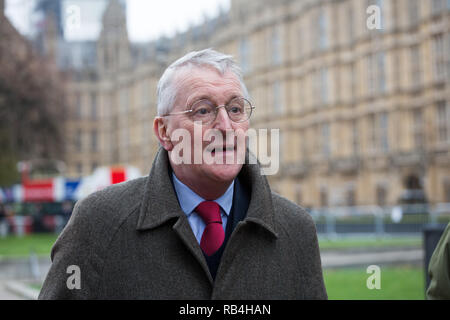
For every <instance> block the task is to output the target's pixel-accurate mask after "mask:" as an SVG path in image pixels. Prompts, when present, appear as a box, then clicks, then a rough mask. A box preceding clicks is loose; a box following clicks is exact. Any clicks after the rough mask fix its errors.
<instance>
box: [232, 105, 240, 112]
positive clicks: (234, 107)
mask: <svg viewBox="0 0 450 320" xmlns="http://www.w3.org/2000/svg"><path fill="white" fill-rule="evenodd" d="M230 112H231V113H241V112H242V108H240V107H237V106H233V107H231V108H230Z"/></svg>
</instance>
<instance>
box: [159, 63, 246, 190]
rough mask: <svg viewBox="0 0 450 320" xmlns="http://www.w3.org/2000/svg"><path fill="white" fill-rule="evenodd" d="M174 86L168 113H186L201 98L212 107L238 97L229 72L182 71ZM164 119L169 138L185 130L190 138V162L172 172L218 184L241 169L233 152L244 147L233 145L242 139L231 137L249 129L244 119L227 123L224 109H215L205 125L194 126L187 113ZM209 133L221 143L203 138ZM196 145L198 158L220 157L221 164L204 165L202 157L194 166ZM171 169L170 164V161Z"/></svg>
mask: <svg viewBox="0 0 450 320" xmlns="http://www.w3.org/2000/svg"><path fill="white" fill-rule="evenodd" d="M174 84H175V87H176V88H177V92H178V94H177V97H176V100H175V104H174V107H173V109H172V111H171V113H177V112H182V111H185V110H188V109H190V108H191V106H192V105H193V104H194V103H195V102H197V101H198V100H201V99H208V100H209V101H211V102H213V103H214V104H215V106H222V105H225V104H227V103H228V102H229V101H230V100H231V99H233V98H235V97H242V89H241V85H240V82H239V80H238V78H237V77H236V76H235V75H234V74H233V73H232V72H230V71H227V72H225V73H224V74H223V75H222V74H220V73H219V72H218V71H216V70H214V69H212V68H209V67H202V68H199V67H192V68H185V69H182V70H180V72H179V73H178V74H177V76H176V77H175V79H174ZM165 120H166V125H167V135H168V136H169V137H173V133H174V132H175V131H176V129H185V130H186V131H187V132H189V135H190V137H191V140H190V148H191V161H189V163H182V164H179V165H177V166H178V167H177V170H176V171H175V172H176V173H177V174H178V175H180V174H181V175H182V176H183V178H184V179H185V180H186V179H187V180H189V179H195V180H196V181H197V182H198V181H201V179H205V180H208V181H209V182H211V181H216V182H218V183H220V182H231V181H232V180H233V179H234V178H235V177H236V176H237V175H238V173H239V171H240V170H241V168H242V162H241V163H237V161H236V159H237V156H238V155H237V152H238V150H239V151H242V150H244V152H245V146H244V148H241V147H242V146H241V147H240V148H237V142H238V141H243V139H241V138H240V139H238V138H235V136H237V135H239V136H240V137H242V136H243V134H245V132H247V130H248V127H249V122H248V120H247V121H245V122H239V123H236V122H233V121H231V120H230V118H229V116H228V114H227V112H226V110H225V108H219V109H218V114H217V117H216V119H215V120H214V121H213V122H212V123H209V124H203V125H200V124H198V123H194V121H193V119H192V117H191V115H190V114H177V115H173V116H169V117H167V118H166V119H165ZM211 130H215V133H216V134H217V133H221V136H222V137H223V141H222V142H221V141H220V140H218V141H215V139H209V140H207V139H205V133H208V131H209V132H210V133H211ZM227 132H228V139H227ZM194 133H196V134H197V137H195V135H194ZM198 133H200V134H201V137H199V136H200V135H199V134H198ZM230 133H231V134H230ZM197 138H200V139H197ZM180 140H181V139H180ZM200 140H201V141H200ZM172 143H173V145H174V147H176V145H177V144H178V143H183V142H182V141H172ZM196 143H197V150H199V149H200V148H201V153H202V156H210V157H213V158H214V159H215V160H217V159H219V158H222V161H221V163H217V161H214V162H213V163H211V161H209V162H208V161H207V160H206V159H205V157H202V159H201V160H202V161H200V162H201V163H199V164H198V163H194V160H195V159H194V153H195V144H196ZM219 144H220V145H219ZM212 146H213V147H215V149H214V148H212ZM183 147H186V141H185V142H184V143H183ZM174 149H175V148H174ZM174 149H172V150H174ZM169 151H171V150H169ZM169 153H170V152H169ZM230 157H231V158H232V159H234V161H227V158H228V159H230ZM173 166H174V163H173V162H172V167H173Z"/></svg>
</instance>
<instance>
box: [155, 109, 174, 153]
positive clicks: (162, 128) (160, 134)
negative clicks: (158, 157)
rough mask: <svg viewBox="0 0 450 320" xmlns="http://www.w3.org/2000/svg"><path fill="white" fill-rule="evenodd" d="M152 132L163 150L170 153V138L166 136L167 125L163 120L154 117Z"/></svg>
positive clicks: (171, 146)
mask: <svg viewBox="0 0 450 320" xmlns="http://www.w3.org/2000/svg"><path fill="white" fill-rule="evenodd" d="M153 131H154V133H155V136H156V138H157V139H158V140H159V143H160V144H161V145H162V146H163V148H164V149H166V150H167V151H172V149H173V143H172V141H171V140H170V136H169V135H168V132H167V125H166V123H165V121H164V118H162V117H155V119H154V120H153Z"/></svg>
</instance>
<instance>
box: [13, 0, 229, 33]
mask: <svg viewBox="0 0 450 320" xmlns="http://www.w3.org/2000/svg"><path fill="white" fill-rule="evenodd" d="M67 1H73V2H76V1H80V0H67ZM94 1H95V0H91V1H89V2H91V3H92V2H94ZM81 2H83V1H81ZM229 3H230V0H127V20H128V34H129V37H130V39H131V41H133V42H141V41H148V40H153V39H155V38H158V37H159V36H161V35H167V36H171V35H173V34H174V33H175V32H176V31H177V30H178V31H183V30H186V29H187V28H188V27H189V25H191V24H198V23H200V22H201V21H203V19H204V16H205V15H206V16H208V17H212V16H216V15H217V13H218V12H219V7H220V6H221V7H222V8H224V9H226V10H228V9H229ZM33 7H34V0H6V15H7V16H8V17H9V19H10V20H11V21H12V22H13V24H14V25H15V27H16V28H17V29H18V30H19V31H20V32H21V33H23V34H31V33H32V32H33V29H34V27H33V26H34V23H35V22H33V18H32V15H31V13H32V11H33ZM64 9H65V8H63V12H65V10H64ZM86 11H87V10H84V11H83V6H81V15H80V16H81V20H82V21H83V18H84V20H85V21H86V20H89V19H90V21H88V22H87V23H86V22H85V21H84V22H85V23H82V24H81V26H82V28H80V29H79V30H78V31H77V32H76V33H73V34H70V35H68V38H69V40H83V39H85V40H88V39H90V40H93V39H95V38H96V37H97V36H98V32H99V31H100V30H99V27H100V26H99V25H98V24H96V23H94V22H93V21H92V19H94V18H93V16H94V15H93V14H92V11H91V12H86ZM84 13H85V14H84ZM95 20H97V19H95Z"/></svg>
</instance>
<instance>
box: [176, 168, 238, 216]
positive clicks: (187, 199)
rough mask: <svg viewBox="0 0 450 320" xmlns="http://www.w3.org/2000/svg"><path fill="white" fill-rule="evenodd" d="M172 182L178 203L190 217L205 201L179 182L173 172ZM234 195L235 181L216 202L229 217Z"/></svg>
mask: <svg viewBox="0 0 450 320" xmlns="http://www.w3.org/2000/svg"><path fill="white" fill-rule="evenodd" d="M172 181H173V186H174V187H175V192H176V194H177V197H178V202H179V203H180V207H181V210H183V212H184V213H185V214H186V215H188V216H189V215H190V214H191V213H192V212H193V211H194V209H195V208H196V207H197V206H198V205H199V204H200V203H201V202H203V201H205V199H203V198H202V197H200V196H199V195H198V194H196V193H195V192H194V191H192V190H191V189H190V188H189V187H188V186H186V185H185V184H184V183H183V182H181V181H180V180H178V178H177V177H176V176H175V173H173V172H172ZM233 193H234V180H233V182H232V183H231V184H230V186H229V187H228V189H227V191H225V193H224V194H223V195H222V196H221V197H219V198H217V199H216V200H214V201H215V202H217V203H218V204H219V206H220V207H221V208H222V210H223V211H224V212H225V214H226V215H227V216H228V215H229V214H230V211H231V206H232V204H233Z"/></svg>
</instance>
